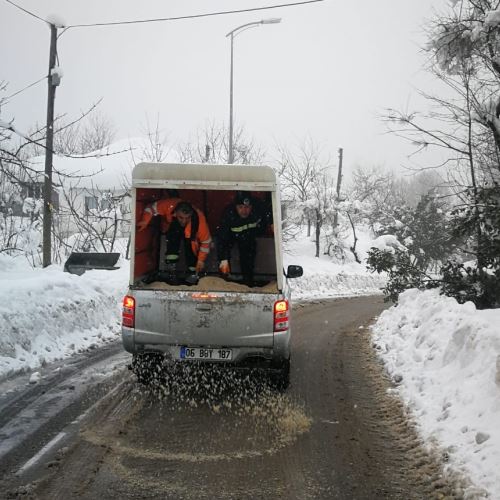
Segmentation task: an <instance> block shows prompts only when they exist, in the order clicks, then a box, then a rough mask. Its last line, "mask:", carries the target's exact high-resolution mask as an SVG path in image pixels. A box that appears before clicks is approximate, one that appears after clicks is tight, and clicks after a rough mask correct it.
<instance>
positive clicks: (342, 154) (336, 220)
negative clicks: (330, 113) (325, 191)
mask: <svg viewBox="0 0 500 500" xmlns="http://www.w3.org/2000/svg"><path fill="white" fill-rule="evenodd" d="M343 157H344V150H343V149H342V148H339V171H338V173H337V203H338V202H339V201H340V186H341V184H342V159H343ZM338 214H339V211H338V209H337V210H335V216H334V219H333V227H334V228H336V227H337V224H338V218H339V215H338Z"/></svg>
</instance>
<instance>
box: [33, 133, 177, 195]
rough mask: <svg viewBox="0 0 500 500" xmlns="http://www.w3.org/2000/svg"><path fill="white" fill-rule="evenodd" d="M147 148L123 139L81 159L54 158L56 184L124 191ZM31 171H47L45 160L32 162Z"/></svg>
mask: <svg viewBox="0 0 500 500" xmlns="http://www.w3.org/2000/svg"><path fill="white" fill-rule="evenodd" d="M147 147H148V140H147V139H146V138H141V137H135V138H131V139H123V140H120V141H117V142H114V143H113V144H111V145H109V146H107V147H105V148H103V149H101V150H98V151H95V152H93V153H89V154H87V155H83V156H82V157H80V158H78V157H76V156H77V155H74V156H72V157H67V156H59V155H54V157H53V166H54V174H53V179H54V182H56V183H57V182H61V183H63V184H64V185H66V186H71V187H75V188H82V189H91V188H94V189H100V190H107V189H125V188H128V187H129V186H130V184H131V178H132V169H133V167H134V165H135V164H136V163H137V162H138V161H141V159H142V157H143V150H144V149H146V148H147ZM168 157H169V158H170V159H171V160H177V153H175V152H169V154H168ZM30 162H31V165H30V166H31V167H32V168H34V169H36V170H39V171H40V173H42V172H43V171H44V165H45V156H43V155H42V156H37V157H35V158H32V159H31V160H30Z"/></svg>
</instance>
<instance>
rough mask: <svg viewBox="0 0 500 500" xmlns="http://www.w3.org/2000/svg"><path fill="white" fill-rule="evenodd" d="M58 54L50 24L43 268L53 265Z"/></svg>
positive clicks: (52, 25)
mask: <svg viewBox="0 0 500 500" xmlns="http://www.w3.org/2000/svg"><path fill="white" fill-rule="evenodd" d="M56 54H57V27H56V26H55V25H54V24H50V52H49V74H48V77H47V81H48V87H49V88H48V97H47V128H46V131H47V132H46V133H47V137H46V141H45V178H44V183H43V247H42V248H43V258H42V260H43V267H47V266H50V264H52V244H51V238H52V210H53V206H52V152H53V145H54V101H55V98H56V87H57V85H59V80H60V79H59V75H54V74H53V71H54V68H55V65H56Z"/></svg>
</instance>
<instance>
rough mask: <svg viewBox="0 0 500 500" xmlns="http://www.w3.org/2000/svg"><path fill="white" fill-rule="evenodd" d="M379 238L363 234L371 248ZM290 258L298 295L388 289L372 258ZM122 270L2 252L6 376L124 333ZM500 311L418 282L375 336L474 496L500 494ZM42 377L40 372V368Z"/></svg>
mask: <svg viewBox="0 0 500 500" xmlns="http://www.w3.org/2000/svg"><path fill="white" fill-rule="evenodd" d="M371 244H372V242H370V241H369V239H368V238H362V240H361V241H360V245H359V251H360V253H361V255H363V254H364V253H365V251H366V249H367V248H368V247H369V246H370V245H371ZM290 247H291V249H290V250H289V251H288V252H287V255H286V258H285V264H286V265H288V264H299V265H302V266H303V268H304V276H303V277H302V278H299V279H296V280H293V281H292V285H293V291H294V296H295V298H296V299H301V300H308V299H315V298H320V297H338V296H352V295H360V294H374V293H379V290H380V288H381V287H382V286H383V279H382V278H381V277H379V276H376V275H372V274H370V273H368V272H367V270H366V268H365V266H364V265H362V264H356V263H354V262H350V263H346V264H345V265H339V264H333V263H332V262H331V261H330V258H329V257H327V256H323V255H322V256H321V257H320V258H319V259H317V258H314V257H313V255H314V243H312V242H311V241H310V240H309V239H308V238H305V237H300V238H298V239H296V240H295V241H294V242H293V245H290ZM119 264H120V265H121V267H120V269H118V270H116V271H88V272H87V273H85V274H84V275H83V276H75V275H71V274H68V273H64V272H63V270H62V266H58V265H53V266H50V267H49V268H47V269H43V270H42V269H32V268H31V267H30V266H29V265H28V264H27V263H26V261H23V260H22V259H20V258H16V259H14V258H11V257H7V256H5V255H1V254H0V297H1V301H0V378H5V377H7V376H9V375H10V374H13V373H16V372H19V371H30V370H31V371H36V370H37V368H39V367H40V366H42V365H43V364H45V363H48V362H51V361H54V360H56V359H62V358H64V357H68V356H71V355H72V354H74V353H75V352H78V351H80V350H83V349H87V348H89V347H91V346H92V345H96V346H98V345H100V344H103V343H105V342H108V341H110V340H113V339H117V338H118V337H119V335H120V318H121V299H122V297H123V295H124V293H125V291H126V287H127V282H128V271H129V268H128V262H127V261H125V260H122V261H120V262H119ZM499 324H500V310H490V311H477V310H476V309H475V307H474V306H473V305H472V304H470V303H468V304H464V305H459V304H457V302H456V301H455V300H454V299H451V298H446V297H442V296H439V294H438V292H437V291H435V290H431V291H426V292H418V291H416V290H410V291H407V292H405V293H404V294H403V295H402V296H401V300H400V304H399V305H398V306H397V307H392V308H390V309H388V310H387V311H384V312H383V313H382V314H381V316H380V318H379V319H378V321H377V322H376V324H375V325H374V327H373V340H374V344H375V345H376V346H377V348H378V353H379V355H380V356H381V358H382V359H383V360H384V362H385V364H386V366H387V369H388V372H389V373H390V374H391V375H392V377H393V379H394V381H395V383H396V384H397V386H396V389H395V391H396V392H397V393H398V394H400V396H401V397H402V398H403V400H404V401H405V403H406V404H407V406H408V409H409V411H410V413H411V414H412V415H413V416H414V418H415V421H416V423H417V426H418V428H419V430H420V432H421V435H422V436H423V437H424V439H425V440H426V441H427V442H428V443H429V446H433V445H435V444H437V445H438V446H439V447H440V449H441V450H443V452H446V453H447V455H448V457H449V461H448V467H451V468H453V469H455V470H461V471H463V472H464V474H465V475H466V476H469V477H470V478H471V480H472V482H473V483H474V485H475V486H471V487H470V488H469V489H468V490H467V493H468V494H469V495H470V497H471V498H477V497H481V496H483V494H482V493H481V492H482V491H484V495H487V494H489V495H490V497H491V498H500V467H499V464H500V329H499V327H498V325H499ZM33 381H36V377H35V379H34V380H33Z"/></svg>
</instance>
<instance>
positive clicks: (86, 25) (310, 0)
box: [7, 0, 324, 29]
mask: <svg viewBox="0 0 500 500" xmlns="http://www.w3.org/2000/svg"><path fill="white" fill-rule="evenodd" d="M7 1H10V0H7ZM323 1H324V0H305V1H302V2H294V3H284V4H279V5H270V6H267V7H254V8H250V9H240V10H224V11H219V12H207V13H206V14H193V15H190V16H177V17H159V18H153V19H138V20H133V21H110V22H105V23H90V24H72V25H69V26H67V27H66V29H69V28H88V27H93V26H117V25H124V24H144V23H155V22H162V21H180V20H182V19H196V18H200V17H212V16H221V15H227V14H239V13H242V12H255V11H259V10H270V9H280V8H283V7H294V6H296V5H304V4H308V3H317V2H323Z"/></svg>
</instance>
